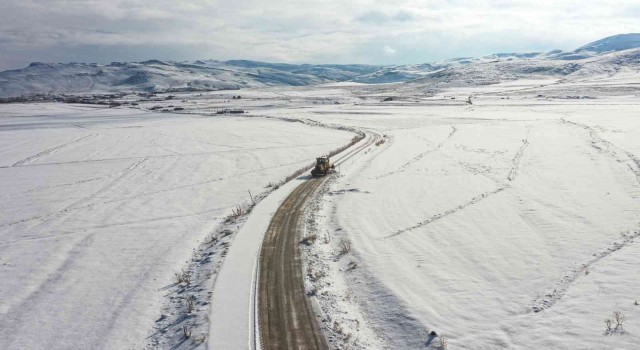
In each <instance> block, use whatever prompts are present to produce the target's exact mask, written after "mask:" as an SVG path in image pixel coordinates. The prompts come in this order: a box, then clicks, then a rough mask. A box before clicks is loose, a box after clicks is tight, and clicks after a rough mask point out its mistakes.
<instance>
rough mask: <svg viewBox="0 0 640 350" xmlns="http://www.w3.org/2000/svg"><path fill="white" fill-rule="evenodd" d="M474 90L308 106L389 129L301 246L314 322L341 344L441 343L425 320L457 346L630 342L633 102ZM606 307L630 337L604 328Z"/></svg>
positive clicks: (638, 219)
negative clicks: (438, 97) (462, 100)
mask: <svg viewBox="0 0 640 350" xmlns="http://www.w3.org/2000/svg"><path fill="white" fill-rule="evenodd" d="M536 86H538V85H534V84H531V85H530V88H531V87H536ZM521 88H522V86H518V87H517V89H514V90H520V89H521ZM581 88H582V89H583V90H587V89H588V86H587V87H584V86H583V87H581ZM548 89H551V87H549V88H548ZM554 89H556V90H557V89H560V90H562V91H570V90H571V87H564V88H563V87H562V86H560V87H556V88H554ZM563 89H564V90H563ZM483 90H484V91H483V92H484V93H486V95H487V96H484V95H482V96H480V97H477V98H475V99H474V104H473V105H459V106H444V105H441V104H440V105H438V104H437V103H433V104H431V105H430V104H429V103H428V102H425V103H423V104H422V105H419V106H410V105H407V104H404V105H394V106H392V107H388V106H383V105H382V104H379V105H377V106H371V105H369V106H366V107H361V106H339V107H325V108H322V111H320V110H314V111H310V113H309V116H310V117H311V118H314V119H319V120H324V121H328V120H330V121H331V122H334V123H343V124H346V125H359V126H363V127H366V128H369V129H372V130H375V131H377V132H379V133H382V134H385V135H387V136H388V138H389V141H388V142H386V143H385V144H383V145H381V146H379V148H378V149H376V150H373V151H371V152H370V153H369V154H368V156H365V157H363V158H359V159H357V160H354V161H353V162H352V163H351V164H345V165H343V166H342V167H341V175H340V176H339V177H338V178H337V179H335V181H333V182H332V184H331V186H330V188H329V189H328V190H327V191H326V192H325V195H324V196H323V198H322V199H321V201H320V202H319V203H316V207H315V210H312V212H311V213H310V216H311V218H310V221H311V223H312V224H311V225H309V226H310V227H309V228H308V229H309V232H308V233H307V234H316V235H318V237H319V241H318V242H325V243H326V242H327V241H330V242H329V243H328V244H323V243H318V244H316V245H315V246H312V247H311V248H308V252H307V254H306V257H307V263H308V264H309V265H310V268H311V271H312V272H311V273H310V274H309V275H311V276H314V277H309V281H308V283H309V285H310V286H313V288H316V289H317V295H318V297H317V298H318V302H319V305H320V308H321V309H322V310H323V312H325V314H324V315H323V316H322V317H321V318H320V319H322V321H323V323H324V328H325V329H328V330H329V334H331V336H332V337H333V338H334V339H337V340H336V343H334V344H337V346H336V347H337V348H341V347H346V346H348V345H352V346H355V347H359V348H375V347H389V348H393V349H406V348H412V349H415V348H424V347H425V346H427V344H428V346H429V347H437V346H438V345H440V344H439V342H440V340H439V338H437V337H435V338H434V337H430V336H429V332H430V331H432V330H435V331H436V332H437V333H438V334H439V335H442V336H444V337H445V338H446V339H447V342H448V344H449V347H450V348H454V349H614V348H615V349H635V348H637V345H638V344H639V343H640V306H638V305H637V302H636V301H638V299H640V294H638V293H639V291H640V282H639V281H640V280H639V279H638V271H637V267H638V264H639V263H640V245H639V242H638V240H639V239H640V205H639V204H640V120H639V119H638V118H637V116H638V113H639V112H640V99H639V98H638V96H637V95H636V96H613V97H602V98H598V99H596V100H591V99H588V100H582V101H580V100H578V101H573V100H572V101H567V100H564V99H561V100H549V99H542V100H540V99H539V98H537V96H536V95H537V93H536V90H535V89H533V90H529V94H531V95H534V96H535V97H527V96H522V93H521V92H515V93H514V94H513V95H514V96H512V97H511V98H509V100H504V96H505V94H504V88H503V87H502V86H496V87H485V88H484V89H483ZM466 92H467V91H465V92H464V93H466ZM475 92H476V93H478V92H482V91H477V89H476V91H475ZM496 92H498V93H499V94H496ZM591 93H592V94H593V93H594V92H593V91H591ZM447 94H448V95H454V96H455V95H460V94H463V93H462V92H461V91H460V90H458V91H456V90H450V91H447ZM492 95H493V96H492ZM496 95H500V96H496ZM507 96H508V94H507ZM595 97H597V96H595ZM319 112H322V113H319ZM273 114H278V115H283V116H286V115H288V114H295V112H290V111H284V110H281V111H274V112H273ZM319 115H321V117H320V116H319ZM343 238H347V239H350V240H351V242H352V250H351V252H350V253H348V254H347V255H345V256H340V255H339V254H337V252H338V250H339V248H338V245H339V242H340V241H341V240H342V239H343ZM305 249H306V248H305ZM638 302H640V301H638ZM354 306H355V309H354ZM614 311H621V312H622V314H623V315H624V316H625V317H626V321H625V322H624V323H623V327H622V328H623V329H624V332H622V331H621V329H622V328H618V331H615V332H613V333H615V334H612V335H604V333H605V330H606V326H605V323H604V322H603V321H604V320H605V319H606V318H613V317H612V313H613V312H614ZM615 324H616V323H615V321H614V322H613V326H612V328H615ZM372 334H374V335H372ZM345 339H346V340H345Z"/></svg>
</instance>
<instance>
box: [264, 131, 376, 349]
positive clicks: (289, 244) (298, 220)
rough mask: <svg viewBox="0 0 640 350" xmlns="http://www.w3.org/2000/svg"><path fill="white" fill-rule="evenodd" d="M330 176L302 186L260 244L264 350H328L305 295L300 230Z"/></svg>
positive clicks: (282, 207) (363, 146) (361, 147)
mask: <svg viewBox="0 0 640 350" xmlns="http://www.w3.org/2000/svg"><path fill="white" fill-rule="evenodd" d="M379 138H380V136H379V135H377V134H376V135H372V134H369V135H367V138H366V139H365V141H363V142H362V143H361V145H359V146H357V147H354V148H353V149H351V150H349V151H347V152H345V153H344V154H343V155H342V156H341V157H340V158H338V161H337V162H335V164H336V165H340V164H341V163H342V162H344V161H346V160H347V159H349V158H351V157H353V156H354V155H356V154H357V153H358V152H360V151H362V150H364V149H366V148H367V147H369V146H371V145H372V144H374V143H375V142H376V141H377V140H378V139H379ZM327 179H328V176H325V177H321V178H316V179H310V180H309V181H305V182H304V183H302V184H301V185H299V186H298V187H297V188H296V189H295V190H294V191H293V192H291V194H290V195H289V196H288V197H287V199H286V200H285V201H284V202H283V203H282V204H281V205H280V207H279V208H278V211H277V212H276V213H275V215H274V216H273V219H272V221H271V223H270V225H269V228H268V230H267V233H266V235H265V238H264V242H263V245H262V252H261V255H260V267H259V283H258V286H259V287H258V317H259V323H260V339H261V342H262V344H261V345H262V348H264V349H327V348H328V346H327V343H326V340H325V337H324V335H323V334H322V332H321V331H320V329H319V327H318V325H317V321H316V317H315V315H314V311H313V307H312V305H311V304H310V301H309V298H308V296H307V295H306V292H305V286H304V281H303V275H302V261H301V258H300V247H299V244H300V239H301V237H302V235H301V229H302V228H303V225H304V210H305V207H306V205H307V203H309V200H310V199H311V198H312V197H313V196H314V195H315V194H316V192H317V191H318V189H319V188H320V187H321V186H322V185H323V184H324V183H325V181H326V180H327Z"/></svg>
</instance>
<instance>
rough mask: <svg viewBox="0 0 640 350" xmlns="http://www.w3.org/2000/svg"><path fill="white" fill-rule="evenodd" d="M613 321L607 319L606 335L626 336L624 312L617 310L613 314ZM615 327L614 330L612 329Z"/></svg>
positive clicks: (605, 323) (605, 321)
mask: <svg viewBox="0 0 640 350" xmlns="http://www.w3.org/2000/svg"><path fill="white" fill-rule="evenodd" d="M612 315H613V319H611V318H605V320H604V325H605V326H606V327H607V329H605V331H604V335H614V334H625V333H626V331H625V330H624V328H623V327H622V326H623V323H624V321H625V319H626V317H625V316H624V314H623V313H622V311H620V310H616V311H614V312H613V314H612ZM614 322H615V327H613V323H614ZM612 327H613V328H612Z"/></svg>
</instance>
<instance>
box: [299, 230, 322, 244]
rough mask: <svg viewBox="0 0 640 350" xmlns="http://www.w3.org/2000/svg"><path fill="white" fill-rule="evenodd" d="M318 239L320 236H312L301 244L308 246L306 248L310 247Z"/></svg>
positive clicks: (304, 239)
mask: <svg viewBox="0 0 640 350" xmlns="http://www.w3.org/2000/svg"><path fill="white" fill-rule="evenodd" d="M317 239H318V235H316V234H315V233H314V234H311V235H309V236H307V237H305V238H303V239H302V241H300V243H302V244H304V245H306V246H310V245H312V244H314V243H315V242H316V240H317Z"/></svg>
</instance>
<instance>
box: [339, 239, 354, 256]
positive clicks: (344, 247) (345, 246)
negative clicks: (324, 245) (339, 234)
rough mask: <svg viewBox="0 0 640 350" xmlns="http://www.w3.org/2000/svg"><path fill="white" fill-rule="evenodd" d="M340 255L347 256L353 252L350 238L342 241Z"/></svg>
mask: <svg viewBox="0 0 640 350" xmlns="http://www.w3.org/2000/svg"><path fill="white" fill-rule="evenodd" d="M338 248H339V253H340V255H345V254H347V253H349V252H350V251H351V241H350V240H349V239H348V238H343V239H341V240H340V244H339V245H338Z"/></svg>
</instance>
